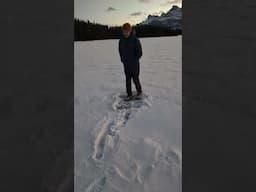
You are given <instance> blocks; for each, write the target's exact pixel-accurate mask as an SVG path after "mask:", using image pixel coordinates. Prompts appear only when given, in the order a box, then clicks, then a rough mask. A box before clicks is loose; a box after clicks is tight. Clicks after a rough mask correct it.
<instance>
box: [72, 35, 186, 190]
mask: <svg viewBox="0 0 256 192" xmlns="http://www.w3.org/2000/svg"><path fill="white" fill-rule="evenodd" d="M140 40H141V43H142V48H143V56H142V59H141V61H140V63H141V73H140V78H141V83H142V88H143V91H144V93H145V97H144V99H143V100H136V101H131V102H123V100H122V99H121V98H120V95H121V96H122V95H125V78H124V74H123V66H122V63H121V62H120V58H119V54H118V40H100V41H86V42H75V53H74V54H75V117H74V118H75V192H96V191H97V192H100V191H104V192H131V191H132V192H144V191H145V192H166V191H170V192H181V180H182V179H181V169H182V166H181V165H182V163H181V162H182V153H181V149H182V137H181V135H182V134H181V133H182V129H181V127H182V124H181V117H182V113H181V104H182V93H181V90H182V89H181V74H182V73H181V70H182V64H181V53H182V51H181V46H182V44H181V40H182V37H181V36H177V37H160V38H141V39H140ZM133 90H134V91H135V89H134V86H133Z"/></svg>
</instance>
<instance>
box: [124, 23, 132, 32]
mask: <svg viewBox="0 0 256 192" xmlns="http://www.w3.org/2000/svg"><path fill="white" fill-rule="evenodd" d="M131 30H132V26H131V24H130V23H125V24H123V26H122V31H131Z"/></svg>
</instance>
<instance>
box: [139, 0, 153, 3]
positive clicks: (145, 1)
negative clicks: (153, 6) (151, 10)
mask: <svg viewBox="0 0 256 192" xmlns="http://www.w3.org/2000/svg"><path fill="white" fill-rule="evenodd" d="M139 2H141V3H151V2H152V0H139Z"/></svg>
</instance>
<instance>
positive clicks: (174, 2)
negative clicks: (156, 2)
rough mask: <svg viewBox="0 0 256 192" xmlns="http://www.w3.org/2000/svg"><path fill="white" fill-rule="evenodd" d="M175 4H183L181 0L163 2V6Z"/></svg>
mask: <svg viewBox="0 0 256 192" xmlns="http://www.w3.org/2000/svg"><path fill="white" fill-rule="evenodd" d="M173 4H181V0H168V1H166V2H165V3H164V4H162V6H166V5H173Z"/></svg>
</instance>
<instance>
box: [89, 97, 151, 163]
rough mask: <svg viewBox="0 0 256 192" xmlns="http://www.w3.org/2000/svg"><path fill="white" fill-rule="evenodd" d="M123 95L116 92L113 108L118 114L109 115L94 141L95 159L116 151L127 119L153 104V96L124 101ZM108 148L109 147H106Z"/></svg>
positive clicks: (97, 159) (100, 158) (113, 98)
mask: <svg viewBox="0 0 256 192" xmlns="http://www.w3.org/2000/svg"><path fill="white" fill-rule="evenodd" d="M122 97H123V96H122V95H120V94H116V95H113V96H112V98H111V99H112V100H113V102H112V106H111V107H112V110H113V111H114V112H116V116H115V117H114V118H113V117H107V118H105V119H104V120H103V122H102V125H101V130H100V132H99V133H98V134H97V136H96V139H95V143H94V154H93V159H94V160H96V161H99V160H103V159H104V155H105V153H106V152H107V151H108V152H110V153H111V152H114V151H115V148H116V147H118V140H119V135H118V133H119V131H120V130H121V128H122V127H124V126H125V125H126V123H127V121H128V120H129V119H130V118H131V117H132V116H133V115H134V114H136V113H137V112H139V111H141V110H142V109H143V108H148V107H150V106H151V101H152V98H151V97H150V96H148V95H144V96H143V99H141V100H134V101H129V102H127V101H124V100H123V98H122ZM106 148H108V149H106Z"/></svg>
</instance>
